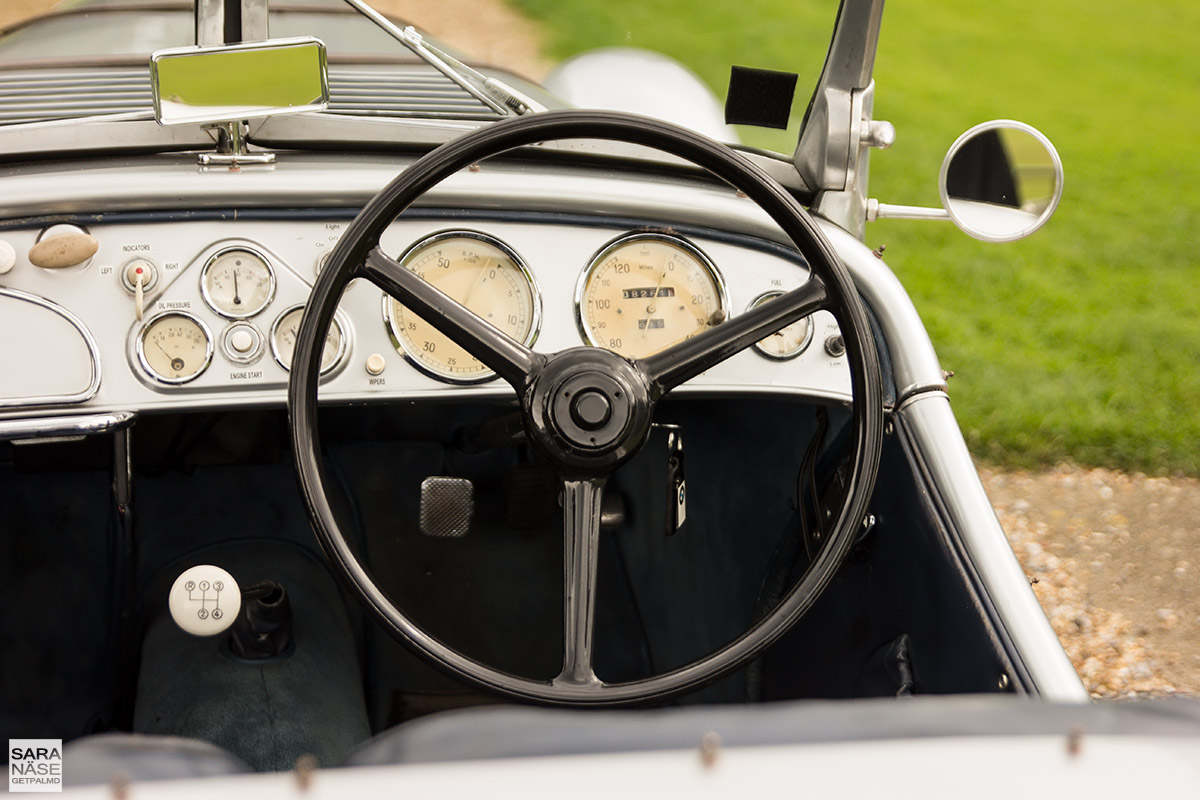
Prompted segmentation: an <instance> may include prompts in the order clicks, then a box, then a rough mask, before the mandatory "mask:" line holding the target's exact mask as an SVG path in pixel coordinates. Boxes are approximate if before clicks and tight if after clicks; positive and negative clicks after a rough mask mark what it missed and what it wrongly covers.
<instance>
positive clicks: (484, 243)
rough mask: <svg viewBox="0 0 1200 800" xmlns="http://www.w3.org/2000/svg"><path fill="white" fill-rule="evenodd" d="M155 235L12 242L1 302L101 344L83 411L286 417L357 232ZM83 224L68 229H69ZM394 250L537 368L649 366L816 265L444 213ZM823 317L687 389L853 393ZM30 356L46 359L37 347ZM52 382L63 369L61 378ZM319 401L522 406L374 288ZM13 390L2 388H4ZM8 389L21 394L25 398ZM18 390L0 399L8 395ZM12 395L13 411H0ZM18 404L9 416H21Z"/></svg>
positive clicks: (353, 315)
mask: <svg viewBox="0 0 1200 800" xmlns="http://www.w3.org/2000/svg"><path fill="white" fill-rule="evenodd" d="M279 216H280V218H278V219H261V220H254V221H246V222H241V221H239V222H226V221H221V220H207V221H195V220H183V219H178V220H175V219H171V218H170V217H169V215H162V218H161V219H158V220H152V221H149V222H147V221H144V220H141V221H138V222H137V223H136V224H134V223H130V224H120V223H114V224H104V225H94V226H88V227H86V228H84V227H82V226H77V227H76V230H78V231H79V232H80V233H83V234H86V235H88V236H91V237H93V238H94V239H95V240H96V242H97V243H98V244H97V248H96V252H95V255H94V256H92V257H91V258H90V260H89V261H88V262H87V263H86V264H81V265H75V266H73V267H71V268H69V269H45V268H41V267H37V266H34V265H33V264H32V263H29V262H27V261H25V260H24V259H23V258H22V255H23V254H24V253H25V252H27V251H28V249H29V248H30V247H32V245H33V244H35V243H36V242H37V241H38V239H39V237H44V235H45V229H38V230H22V231H5V232H3V233H0V240H4V241H6V242H8V243H9V244H11V245H12V246H13V248H14V250H15V251H16V252H17V253H18V258H17V263H16V264H15V266H14V268H13V269H12V270H11V271H10V272H8V273H7V274H3V275H0V293H2V292H3V291H4V290H5V288H4V287H9V288H12V289H19V290H21V291H23V292H28V293H31V294H33V295H36V296H38V297H40V298H44V299H45V300H46V301H48V302H50V303H51V304H53V305H55V306H59V307H61V308H62V309H65V310H66V311H68V312H70V314H71V315H73V316H74V317H77V318H78V319H79V321H80V325H81V326H82V327H84V328H86V332H87V334H88V335H90V336H91V337H92V338H93V339H94V340H95V342H96V344H97V348H96V351H97V358H98V359H99V361H100V364H99V365H97V366H98V368H99V369H100V371H101V373H102V379H101V382H100V387H99V391H98V392H97V393H96V395H95V397H93V398H92V399H90V400H88V401H87V406H88V407H89V408H91V407H103V408H111V409H121V410H151V409H155V408H184V407H196V408H200V407H206V406H213V405H230V404H233V405H237V404H239V403H243V402H245V403H256V404H261V403H264V402H267V403H273V402H282V401H283V400H284V392H283V390H284V388H285V387H286V384H287V379H288V369H289V368H290V365H291V359H292V350H293V347H294V345H295V336H296V330H297V328H298V326H299V323H300V319H301V317H302V314H303V311H304V303H305V301H306V300H307V296H308V293H309V290H310V289H311V286H312V283H313V281H314V279H315V276H316V274H317V273H318V271H319V270H320V269H321V268H322V266H323V265H324V263H325V262H326V260H327V257H328V253H329V252H330V250H331V248H332V247H333V245H334V244H335V243H336V241H337V240H338V238H339V237H340V236H341V234H342V232H343V230H344V229H345V227H347V226H348V224H349V222H348V219H346V218H345V217H342V218H332V219H326V220H314V219H312V217H311V216H306V217H305V218H301V219H289V218H288V215H287V214H285V213H280V215H279ZM70 227H71V226H64V225H57V226H56V228H55V231H56V232H57V233H60V234H61V232H62V231H63V230H64V229H65V228H70ZM381 247H382V248H383V250H384V251H385V252H387V253H388V254H389V255H391V256H392V257H394V258H395V259H396V260H397V261H398V262H399V263H400V264H401V265H402V266H404V267H405V268H407V269H411V270H413V271H414V272H416V273H417V274H419V275H421V277H423V278H424V279H425V280H428V281H430V282H431V283H433V284H434V285H435V286H437V287H438V288H439V289H441V290H442V291H443V292H445V293H446V294H448V295H450V296H451V297H453V298H454V299H455V300H457V301H458V302H460V303H462V304H463V305H465V306H466V307H467V308H469V309H471V310H472V311H475V312H476V313H478V314H480V315H481V316H482V317H483V318H484V319H486V320H487V321H488V322H490V323H491V324H493V325H494V326H495V327H497V328H498V329H500V330H501V331H503V332H504V333H506V334H507V335H509V336H511V337H512V338H514V339H516V340H518V341H520V342H522V343H524V344H526V345H528V346H532V347H533V348H534V349H536V350H539V351H541V352H555V351H558V350H563V349H567V348H570V347H578V346H599V347H606V348H608V349H611V350H614V351H616V352H618V353H621V354H622V355H626V356H628V357H631V358H641V357H645V356H648V355H651V354H654V353H657V352H661V351H662V350H664V349H666V348H668V347H670V346H672V345H674V344H676V343H678V342H681V341H684V340H685V339H687V338H689V337H691V336H695V335H696V334H698V333H700V332H702V331H704V330H706V329H708V328H710V327H713V326H715V325H720V324H721V323H722V322H724V321H725V320H727V319H730V318H732V317H735V316H737V315H738V314H740V313H744V312H745V311H746V310H747V309H748V308H750V307H752V306H754V305H757V304H761V303H763V302H769V301H770V300H772V299H773V298H775V297H777V296H779V295H780V294H782V293H784V292H786V291H788V290H790V289H793V288H795V287H797V286H799V285H800V284H802V283H803V282H804V281H805V280H806V279H807V275H808V273H807V269H806V267H805V266H804V264H803V262H802V261H801V260H800V259H798V258H797V257H796V256H795V255H794V254H792V253H789V252H788V251H787V250H785V249H784V248H782V247H779V246H778V245H774V244H770V243H764V242H758V241H755V240H750V239H747V238H743V237H733V236H729V235H722V234H719V233H716V232H710V231H706V230H701V229H696V230H678V229H665V228H657V229H656V228H647V229H636V230H630V229H622V228H617V227H613V226H611V225H605V224H602V222H601V221H598V222H597V224H594V225H584V224H561V223H555V222H552V221H550V222H548V221H544V220H523V219H521V218H517V217H514V218H513V219H497V218H494V217H484V216H480V217H479V218H469V217H466V216H465V215H462V214H459V215H455V216H454V217H453V218H452V219H451V218H446V217H439V216H438V215H436V214H431V215H429V217H428V218H424V219H409V218H407V217H406V218H404V219H402V220H398V221H397V222H395V223H393V224H392V226H391V227H390V228H389V229H388V230H387V231H386V232H385V233H384V236H383V237H382V239H381ZM837 336H838V329H837V323H836V321H835V320H834V319H833V317H832V316H831V315H829V314H828V313H826V312H818V313H817V314H816V315H814V316H813V317H812V318H809V319H805V320H801V321H800V322H797V323H795V324H794V325H792V326H789V328H788V329H785V330H784V331H781V332H780V333H779V334H776V335H773V336H770V337H767V338H765V339H764V340H763V341H762V342H759V343H758V344H756V345H755V346H754V347H751V348H748V349H747V350H746V351H744V352H742V353H739V354H737V355H735V356H734V357H732V358H731V359H729V360H728V361H726V362H724V363H722V364H720V365H718V366H716V367H714V368H713V369H711V370H710V371H709V372H707V373H705V374H704V375H701V376H699V377H698V378H696V379H694V380H693V381H692V382H690V383H689V384H688V385H687V386H685V387H681V389H682V390H684V391H690V390H715V389H733V388H739V389H746V390H757V391H789V392H794V391H801V392H805V393H808V394H811V395H814V396H818V397H827V398H834V399H846V398H848V397H849V395H850V387H849V377H848V371H847V369H846V365H845V362H844V354H843V353H840V352H837V351H836V350H835V349H834V348H832V347H828V346H827V347H822V346H820V345H821V343H822V342H826V343H828V342H833V341H834V340H836V339H837ZM30 346H32V347H37V343H31V345H30ZM46 368H47V369H54V365H53V363H50V364H47V366H46ZM321 375H322V387H321V390H320V391H321V393H322V397H326V396H328V397H331V398H343V399H346V400H348V401H349V400H357V399H370V398H372V397H378V396H380V395H399V396H412V397H417V396H441V395H445V394H449V393H454V392H463V391H471V392H497V393H509V394H511V391H512V390H511V389H510V388H509V387H508V386H507V385H506V384H505V383H504V382H503V381H498V380H496V379H495V377H496V376H495V375H494V374H493V373H492V372H491V370H489V369H488V368H487V367H486V366H484V365H483V364H481V363H480V362H478V361H477V360H476V359H474V358H473V357H472V356H470V355H469V354H467V353H466V352H465V351H463V350H462V349H461V348H460V347H458V346H457V345H455V344H454V343H453V342H451V341H450V340H449V339H448V338H447V337H445V336H444V335H443V334H441V333H440V332H439V331H437V330H436V329H434V327H433V326H432V325H430V324H429V323H428V321H426V320H423V319H421V318H420V317H419V316H417V315H416V314H413V313H412V312H411V311H410V310H409V309H407V308H405V307H404V305H403V304H402V303H400V302H398V301H396V300H395V299H393V298H390V297H388V296H386V295H385V294H384V293H383V292H382V290H380V289H379V288H378V287H376V286H374V285H373V284H371V283H369V282H368V281H366V280H363V279H358V280H355V281H353V282H352V283H351V284H350V286H349V287H348V288H347V290H346V292H345V293H344V294H343V297H342V299H341V301H340V305H339V310H338V312H337V315H336V317H335V323H334V325H332V326H331V328H330V330H329V332H328V334H327V338H326V342H325V349H324V352H323V355H322V363H321ZM19 380H20V376H11V375H10V376H9V377H8V378H6V383H11V382H13V381H18V382H19ZM17 389H19V387H15V388H14V390H13V391H12V393H11V394H12V396H17V395H19V394H20V392H19V390H17ZM8 394H10V392H9V389H6V388H4V387H2V386H0V395H8ZM2 400H3V398H2V397H0V403H2ZM8 405H11V404H8Z"/></svg>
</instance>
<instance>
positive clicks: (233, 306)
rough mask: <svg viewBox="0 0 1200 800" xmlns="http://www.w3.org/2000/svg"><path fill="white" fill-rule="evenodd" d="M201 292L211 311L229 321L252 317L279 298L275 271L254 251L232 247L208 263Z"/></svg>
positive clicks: (205, 267)
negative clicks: (276, 294) (276, 296)
mask: <svg viewBox="0 0 1200 800" xmlns="http://www.w3.org/2000/svg"><path fill="white" fill-rule="evenodd" d="M200 293H201V294H202V295H204V302H206V303H208V306H209V308H211V309H212V310H213V311H215V312H217V313H218V314H220V315H221V316H222V317H226V318H228V319H245V318H246V317H252V316H254V315H255V314H257V313H258V312H260V311H262V310H263V309H264V308H266V307H267V304H268V303H270V302H271V299H272V298H273V297H274V296H275V271H274V270H273V269H271V265H270V263H268V261H267V259H266V258H264V257H263V256H261V255H259V254H258V253H256V252H254V251H253V250H249V249H247V248H244V247H232V248H228V249H225V250H221V251H220V252H218V253H217V254H216V255H214V256H213V257H212V258H210V259H209V260H208V263H207V264H205V265H204V271H203V272H202V273H201V274H200Z"/></svg>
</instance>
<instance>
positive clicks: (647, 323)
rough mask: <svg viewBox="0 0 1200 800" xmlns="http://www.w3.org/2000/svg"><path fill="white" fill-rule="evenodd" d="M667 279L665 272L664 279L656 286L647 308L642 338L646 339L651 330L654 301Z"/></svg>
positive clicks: (664, 271) (643, 321)
mask: <svg viewBox="0 0 1200 800" xmlns="http://www.w3.org/2000/svg"><path fill="white" fill-rule="evenodd" d="M666 279H667V271H666V270H663V274H662V277H661V278H659V279H658V283H656V284H654V293H653V294H651V295H650V305H648V306H646V318H645V319H644V320H642V337H643V338H645V336H646V333H647V332H648V331H649V330H650V317H651V315H653V314H654V309H655V305H654V301H655V300H656V299H657V298H658V290H659V289H660V288H661V287H662V285H663V281H665V280H666Z"/></svg>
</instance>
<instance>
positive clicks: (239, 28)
mask: <svg viewBox="0 0 1200 800" xmlns="http://www.w3.org/2000/svg"><path fill="white" fill-rule="evenodd" d="M195 12H196V18H195V19H196V44H198V45H221V44H237V43H239V42H259V41H262V40H263V39H266V38H267V0H196V6H195Z"/></svg>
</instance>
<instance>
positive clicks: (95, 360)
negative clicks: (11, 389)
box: [0, 287, 101, 408]
mask: <svg viewBox="0 0 1200 800" xmlns="http://www.w3.org/2000/svg"><path fill="white" fill-rule="evenodd" d="M0 296H4V297H11V298H13V299H14V300H24V301H25V302H27V303H33V304H34V305H38V306H42V307H43V308H46V309H48V310H50V311H53V312H54V313H56V314H58V315H59V316H60V317H62V318H63V319H65V320H66V321H67V322H69V323H70V324H71V326H72V327H74V328H75V330H77V331H79V335H80V336H82V337H83V341H84V344H86V345H87V349H88V354H89V355H90V356H91V361H92V379H91V382H90V383H89V384H88V386H87V388H86V389H84V390H83V391H81V392H76V393H75V394H67V395H48V396H45V397H18V398H7V397H0V408H26V407H29V406H49V405H67V404H74V403H86V402H87V401H88V400H91V399H92V398H93V397H95V396H96V392H98V391H100V374H101V370H100V348H99V347H97V346H96V340H95V338H93V337H92V332H91V331H89V330H88V328H87V326H86V325H84V324H83V320H81V319H80V318H79V317H77V316H75V315H74V314H72V313H71V312H70V311H68V310H67V309H65V308H63V307H62V306H60V305H58V304H57V303H55V302H54V301H52V300H47V299H46V298H44V297H39V296H38V295H36V294H30V293H29V292H22V291H20V290H19V289H8V288H5V287H0Z"/></svg>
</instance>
